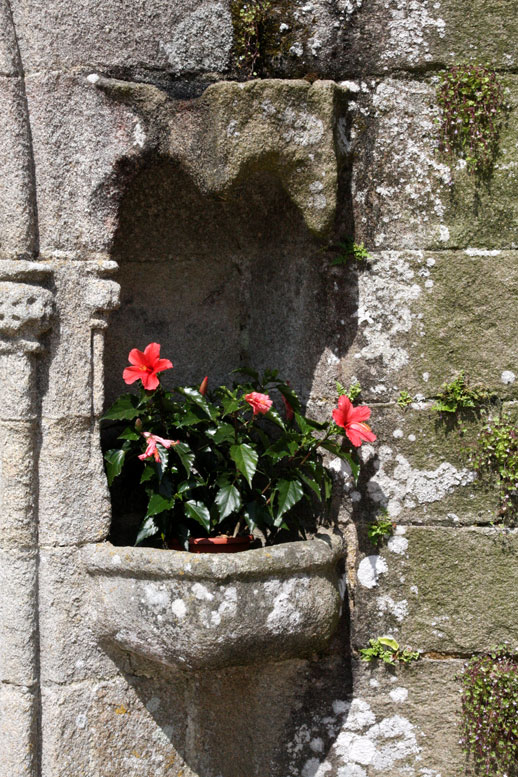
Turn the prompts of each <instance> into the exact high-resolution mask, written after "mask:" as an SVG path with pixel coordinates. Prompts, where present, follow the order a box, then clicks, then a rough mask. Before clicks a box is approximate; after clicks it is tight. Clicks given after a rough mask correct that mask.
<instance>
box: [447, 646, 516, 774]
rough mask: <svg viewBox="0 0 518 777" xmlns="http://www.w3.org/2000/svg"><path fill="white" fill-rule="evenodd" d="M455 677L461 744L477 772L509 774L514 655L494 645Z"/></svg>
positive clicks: (512, 770) (513, 767)
mask: <svg viewBox="0 0 518 777" xmlns="http://www.w3.org/2000/svg"><path fill="white" fill-rule="evenodd" d="M459 679H460V681H461V685H462V711H461V714H462V723H461V725H462V730H463V739H462V743H463V745H464V748H465V750H466V752H467V753H469V754H470V755H471V757H472V758H473V761H474V765H475V769H476V771H477V774H480V775H483V776H484V777H510V775H511V774H515V773H516V771H515V770H516V765H517V762H518V712H517V711H518V658H517V657H516V656H513V655H510V654H509V651H506V649H505V648H502V647H500V648H497V649H496V650H494V651H493V652H492V653H490V654H489V655H485V656H477V657H474V658H472V659H471V660H470V661H469V662H468V664H467V665H466V666H465V668H464V671H463V672H462V674H461V675H460V678H459Z"/></svg>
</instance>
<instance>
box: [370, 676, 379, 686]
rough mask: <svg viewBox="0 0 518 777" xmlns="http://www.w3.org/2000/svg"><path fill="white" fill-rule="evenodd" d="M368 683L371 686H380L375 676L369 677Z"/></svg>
mask: <svg viewBox="0 0 518 777" xmlns="http://www.w3.org/2000/svg"><path fill="white" fill-rule="evenodd" d="M369 685H370V687H371V688H379V687H380V684H379V682H378V680H376V678H375V677H371V679H370V680H369Z"/></svg>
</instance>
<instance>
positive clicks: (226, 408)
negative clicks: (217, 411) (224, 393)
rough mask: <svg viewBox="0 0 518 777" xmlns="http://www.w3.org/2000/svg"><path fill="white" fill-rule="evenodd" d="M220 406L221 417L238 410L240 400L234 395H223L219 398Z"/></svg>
mask: <svg viewBox="0 0 518 777" xmlns="http://www.w3.org/2000/svg"><path fill="white" fill-rule="evenodd" d="M221 406H222V407H223V413H222V414H221V417H222V418H223V416H226V415H231V414H232V413H235V412H236V410H239V408H240V407H241V400H240V399H237V398H236V397H223V398H222V399H221Z"/></svg>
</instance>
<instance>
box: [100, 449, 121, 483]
mask: <svg viewBox="0 0 518 777" xmlns="http://www.w3.org/2000/svg"><path fill="white" fill-rule="evenodd" d="M125 458H126V451H124V450H120V449H113V450H111V451H106V453H105V454H104V460H105V462H106V476H107V478H108V485H109V486H111V484H112V483H113V481H114V480H115V478H116V477H117V475H120V473H121V471H122V466H123V464H124V459H125Z"/></svg>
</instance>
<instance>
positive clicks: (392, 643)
mask: <svg viewBox="0 0 518 777" xmlns="http://www.w3.org/2000/svg"><path fill="white" fill-rule="evenodd" d="M378 642H379V643H380V645H386V646H387V647H389V648H391V649H392V650H393V651H394V652H396V651H397V650H399V643H398V642H396V640H395V639H392V637H379V638H378Z"/></svg>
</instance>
